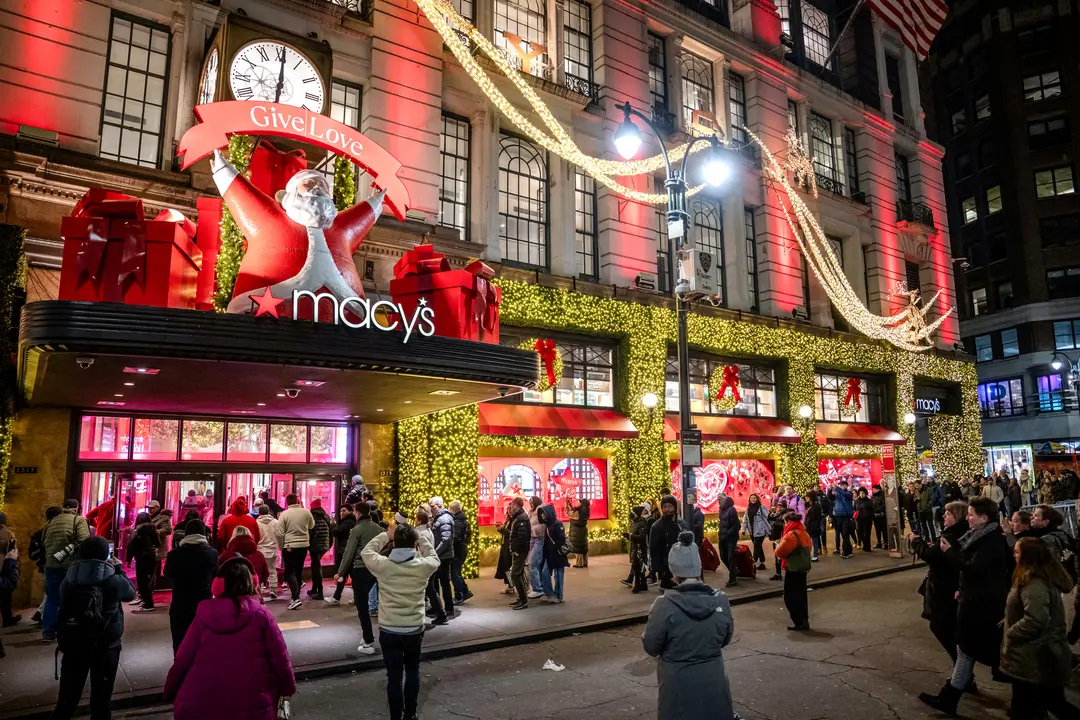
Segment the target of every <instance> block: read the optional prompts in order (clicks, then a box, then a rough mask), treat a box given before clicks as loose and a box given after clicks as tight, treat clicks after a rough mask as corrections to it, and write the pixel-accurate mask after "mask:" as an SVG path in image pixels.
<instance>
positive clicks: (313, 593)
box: [307, 588, 315, 597]
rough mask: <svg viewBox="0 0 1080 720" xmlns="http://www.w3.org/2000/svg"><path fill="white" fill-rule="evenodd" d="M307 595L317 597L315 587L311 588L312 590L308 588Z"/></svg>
mask: <svg viewBox="0 0 1080 720" xmlns="http://www.w3.org/2000/svg"><path fill="white" fill-rule="evenodd" d="M307 596H308V597H315V588H311V589H310V590H308V591H307Z"/></svg>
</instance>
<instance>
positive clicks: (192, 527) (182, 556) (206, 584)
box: [165, 519, 218, 655]
mask: <svg viewBox="0 0 1080 720" xmlns="http://www.w3.org/2000/svg"><path fill="white" fill-rule="evenodd" d="M217 561H218V551H217V550H215V549H214V548H212V547H211V546H210V543H209V541H208V540H207V539H206V525H204V524H203V522H202V520H197V519H196V520H188V521H187V524H185V525H184V539H183V540H181V541H180V542H179V543H177V544H176V546H175V547H173V549H172V550H170V551H169V554H168V555H167V556H166V558H165V577H167V578H169V579H170V580H172V585H173V590H172V603H171V604H170V605H169V629H170V631H171V632H172V643H173V655H175V654H176V653H177V651H178V650H179V649H180V643H181V642H183V640H184V635H185V634H186V633H187V629H188V627H189V626H190V625H191V623H192V622H194V621H195V613H196V611H197V610H198V607H199V603H201V602H203V601H204V600H209V599H210V597H211V592H210V587H211V583H213V581H214V576H215V575H217V568H218V564H217Z"/></svg>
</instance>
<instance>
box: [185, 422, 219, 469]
mask: <svg viewBox="0 0 1080 720" xmlns="http://www.w3.org/2000/svg"><path fill="white" fill-rule="evenodd" d="M224 436H225V423H223V422H222V421H220V420H185V421H184V438H183V440H184V443H183V446H182V447H181V448H180V459H181V460H220V459H221V451H222V446H223V445H224V439H225V438H224Z"/></svg>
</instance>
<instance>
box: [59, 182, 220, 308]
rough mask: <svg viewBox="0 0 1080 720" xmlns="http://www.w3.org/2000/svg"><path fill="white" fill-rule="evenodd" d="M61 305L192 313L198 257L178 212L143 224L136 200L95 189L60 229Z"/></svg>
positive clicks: (186, 224)
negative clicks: (68, 302)
mask: <svg viewBox="0 0 1080 720" xmlns="http://www.w3.org/2000/svg"><path fill="white" fill-rule="evenodd" d="M60 234H61V235H62V236H63V239H64V256H63V265H62V267H61V270H60V291H59V298H60V299H61V300H90V301H96V302H118V303H125V304H128V305H153V306H155V307H176V308H194V307H195V295H196V279H197V277H198V274H199V269H200V267H201V265H202V252H201V251H200V250H199V249H198V248H197V247H196V246H195V243H194V242H193V239H194V237H195V224H194V223H193V222H191V221H190V220H188V219H187V218H186V217H184V215H183V214H182V213H180V212H178V211H176V210H163V211H161V212H160V213H159V214H158V215H157V216H156V217H155V218H154V219H153V220H147V219H145V217H144V215H143V203H142V200H140V199H139V198H133V197H131V196H129V195H124V194H122V193H118V192H113V191H111V190H102V189H100V188H93V189H91V190H88V191H87V192H86V194H85V195H83V197H82V199H81V200H79V202H78V204H76V205H75V209H74V210H73V211H72V213H71V215H70V216H68V217H65V218H64V219H63V220H62V221H61V224H60Z"/></svg>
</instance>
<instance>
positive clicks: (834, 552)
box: [832, 550, 840, 555]
mask: <svg viewBox="0 0 1080 720" xmlns="http://www.w3.org/2000/svg"><path fill="white" fill-rule="evenodd" d="M832 554H833V555H839V554H840V551H839V550H833V551H832Z"/></svg>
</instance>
